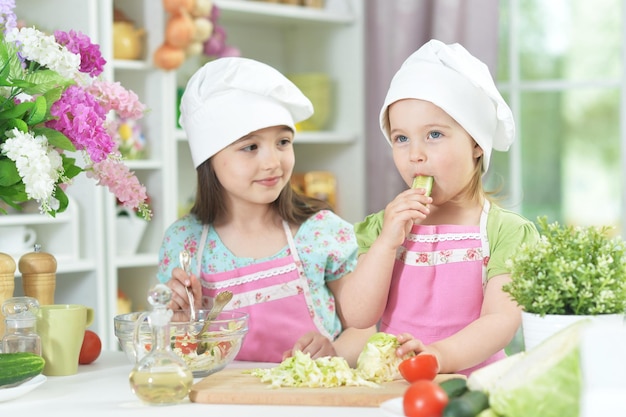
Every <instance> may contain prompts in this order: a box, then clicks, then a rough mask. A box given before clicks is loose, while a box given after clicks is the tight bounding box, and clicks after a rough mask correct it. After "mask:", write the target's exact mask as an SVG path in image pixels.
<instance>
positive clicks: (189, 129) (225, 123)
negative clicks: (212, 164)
mask: <svg viewBox="0 0 626 417" xmlns="http://www.w3.org/2000/svg"><path fill="white" fill-rule="evenodd" d="M312 114H313V105H312V104H311V101H310V100H309V99H308V98H307V97H306V96H305V95H304V94H302V92H301V91H300V90H299V89H298V87H296V86H295V85H294V84H293V83H292V82H291V81H289V80H288V79H287V78H286V77H285V76H284V75H282V74H281V73H280V72H278V71H277V70H276V69H274V68H272V67H270V66H269V65H266V64H263V63H261V62H258V61H255V60H252V59H248V58H241V57H227V58H219V59H216V60H213V61H210V62H208V63H207V64H205V65H204V66H203V67H202V68H200V69H199V70H198V71H196V73H195V74H194V75H193V76H192V77H191V79H190V80H189V82H188V83H187V86H186V87H185V92H184V93H183V96H182V98H181V104H180V125H181V126H182V127H183V129H185V133H186V134H187V139H188V140H189V147H190V149H191V158H192V159H193V163H194V166H195V167H196V168H197V167H198V166H199V165H200V164H202V163H203V162H204V161H206V160H207V159H209V158H210V157H211V156H213V155H215V154H216V153H218V152H219V151H221V150H222V149H224V148H225V147H227V146H228V145H230V144H231V143H233V142H235V141H236V140H238V139H239V138H241V137H243V136H245V135H247V134H249V133H251V132H254V131H255V130H259V129H263V128H266V127H271V126H282V125H284V126H288V127H290V128H291V129H293V130H294V131H295V124H296V123H298V122H300V121H302V120H306V119H308V118H309V117H311V115H312Z"/></svg>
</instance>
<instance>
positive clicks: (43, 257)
mask: <svg viewBox="0 0 626 417" xmlns="http://www.w3.org/2000/svg"><path fill="white" fill-rule="evenodd" d="M18 267H19V269H20V272H21V273H22V286H23V288H24V295H26V296H27V297H33V298H36V299H37V301H39V305H40V306H42V305H47V304H54V290H55V289H56V272H57V260H56V258H55V257H54V256H52V255H51V254H49V253H46V252H42V251H41V245H35V249H34V251H33V252H30V253H27V254H24V255H23V256H22V257H21V258H20V261H19V263H18Z"/></svg>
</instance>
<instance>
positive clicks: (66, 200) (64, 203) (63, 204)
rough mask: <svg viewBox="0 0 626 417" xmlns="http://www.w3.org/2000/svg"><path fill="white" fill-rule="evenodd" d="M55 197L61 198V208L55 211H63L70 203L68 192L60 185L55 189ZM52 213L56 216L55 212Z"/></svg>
mask: <svg viewBox="0 0 626 417" xmlns="http://www.w3.org/2000/svg"><path fill="white" fill-rule="evenodd" d="M54 198H56V199H57V200H59V208H58V209H56V210H55V213H63V212H64V211H65V210H66V209H67V206H68V204H69V203H70V199H69V198H67V194H65V191H63V189H62V188H61V187H59V186H58V185H57V186H56V188H55V189H54ZM50 214H52V216H54V213H50Z"/></svg>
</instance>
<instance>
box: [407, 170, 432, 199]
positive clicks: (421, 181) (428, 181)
mask: <svg viewBox="0 0 626 417" xmlns="http://www.w3.org/2000/svg"><path fill="white" fill-rule="evenodd" d="M433 181H434V178H433V177H425V176H423V175H418V176H417V177H415V178H413V185H412V186H411V188H423V189H425V190H426V196H427V197H430V192H431V191H432V190H433Z"/></svg>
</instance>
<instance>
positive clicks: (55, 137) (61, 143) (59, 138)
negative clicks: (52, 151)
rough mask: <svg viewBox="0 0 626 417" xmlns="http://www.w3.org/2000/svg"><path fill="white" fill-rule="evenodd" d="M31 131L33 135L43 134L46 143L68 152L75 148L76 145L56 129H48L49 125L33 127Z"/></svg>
mask: <svg viewBox="0 0 626 417" xmlns="http://www.w3.org/2000/svg"><path fill="white" fill-rule="evenodd" d="M33 133H34V134H35V135H44V136H45V137H46V138H48V143H49V144H50V145H52V146H54V147H55V148H59V149H63V150H65V151H70V152H74V151H75V150H76V147H75V146H74V144H73V143H72V141H71V140H69V139H68V138H67V136H65V135H64V134H63V133H61V132H59V131H58V130H54V129H50V128H49V127H34V128H33Z"/></svg>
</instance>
